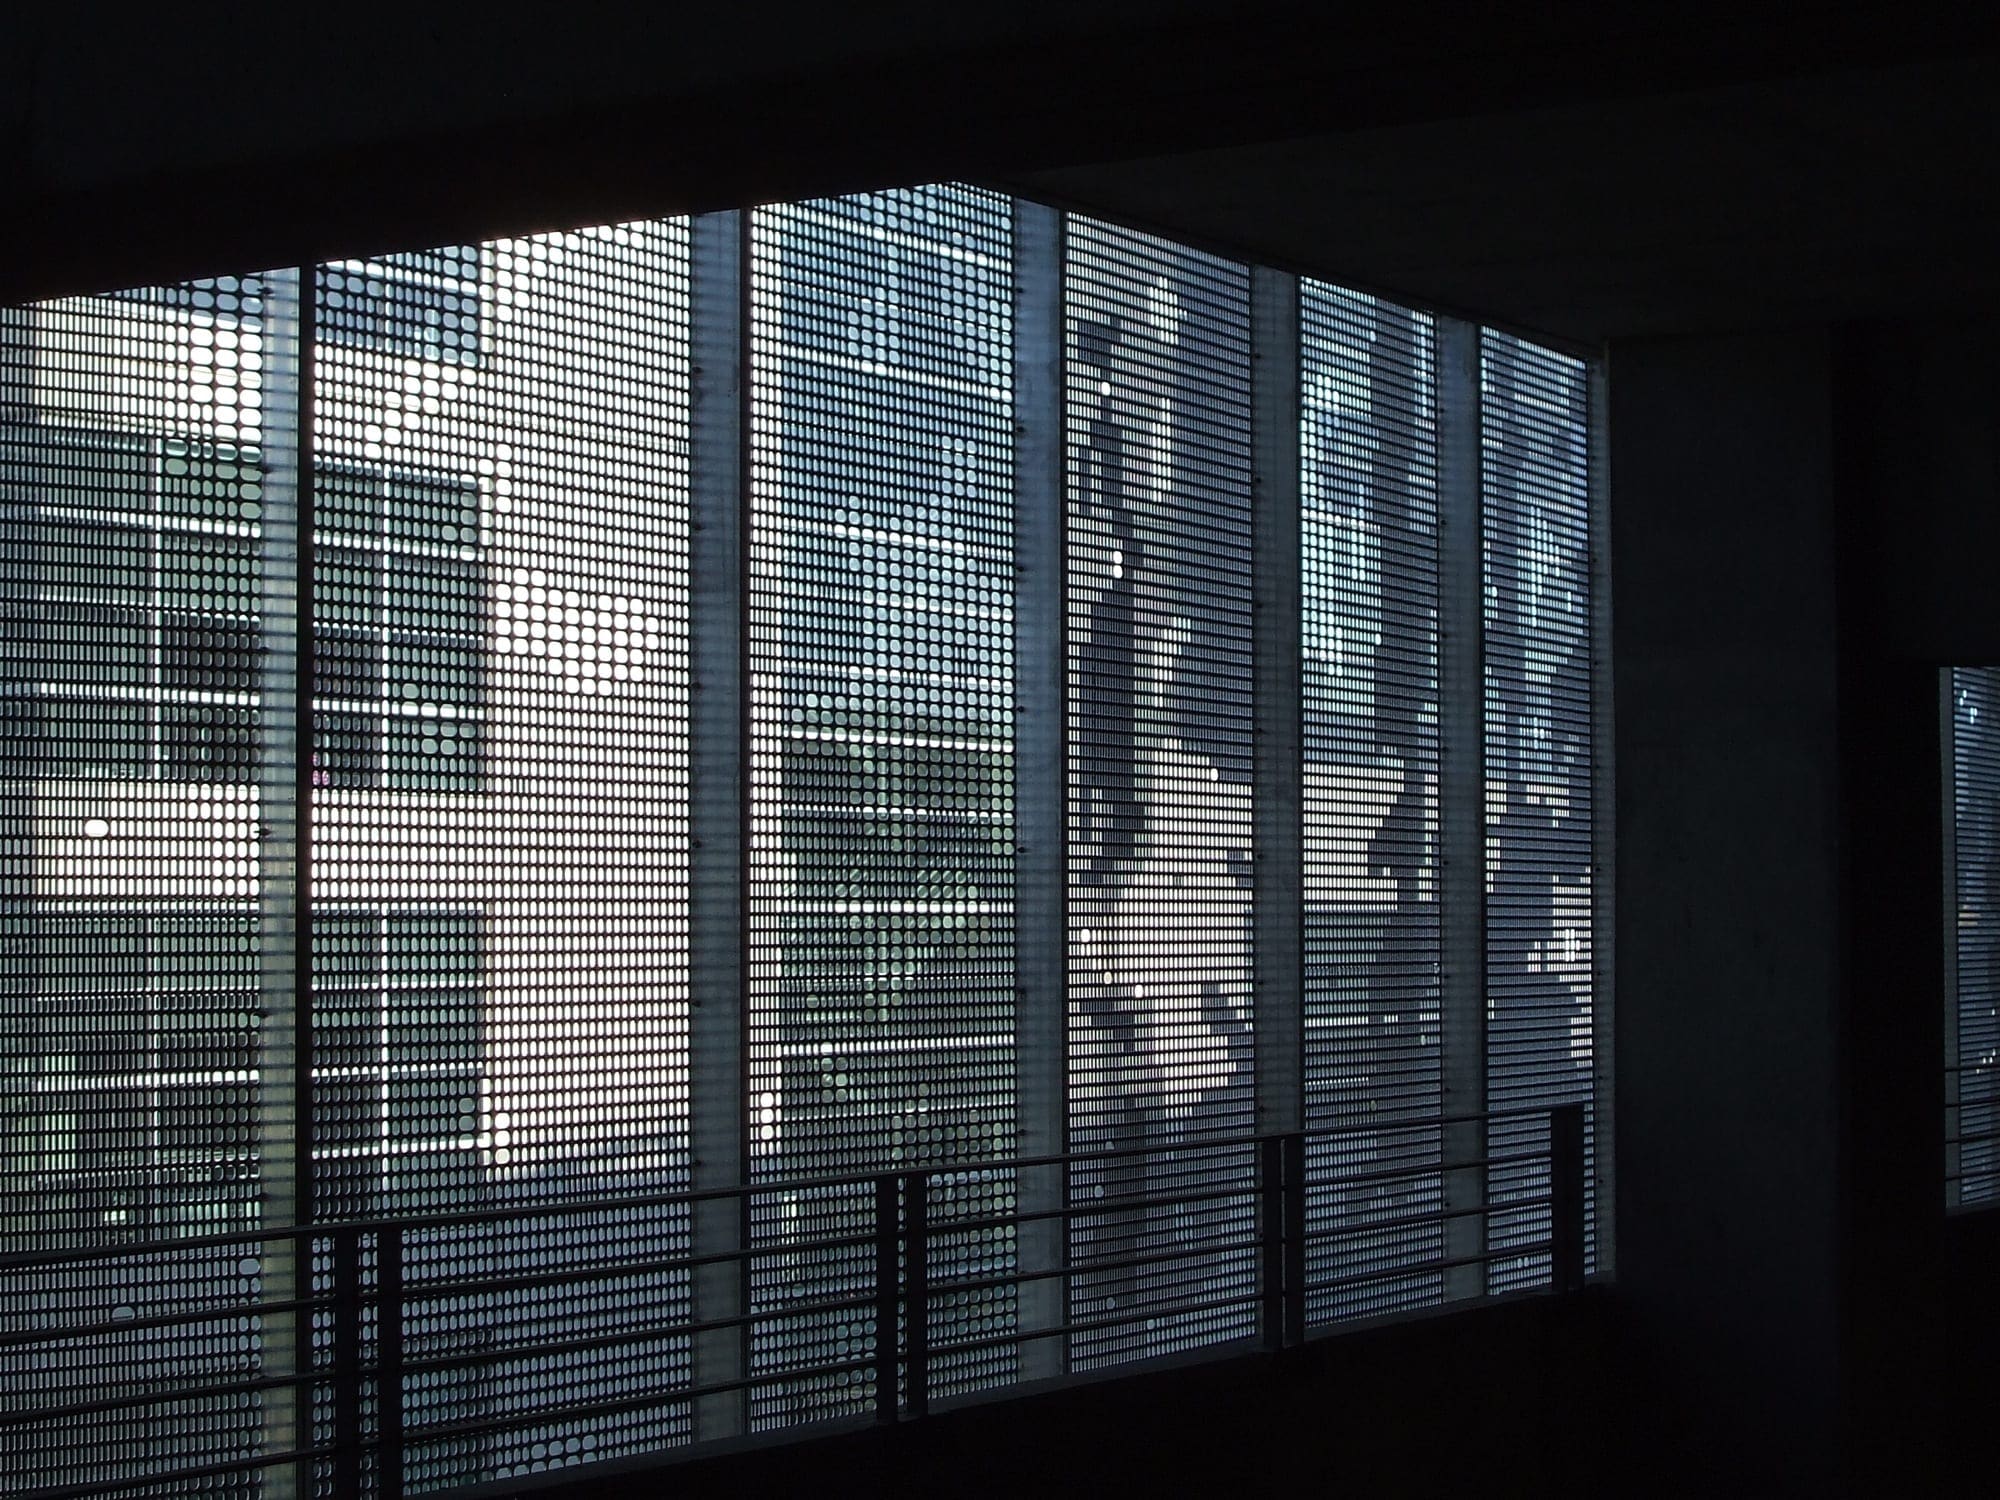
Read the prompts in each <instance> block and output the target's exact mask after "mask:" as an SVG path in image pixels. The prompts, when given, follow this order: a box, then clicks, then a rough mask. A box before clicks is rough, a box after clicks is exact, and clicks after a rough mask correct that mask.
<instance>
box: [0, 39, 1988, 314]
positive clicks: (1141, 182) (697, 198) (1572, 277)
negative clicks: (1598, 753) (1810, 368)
mask: <svg viewBox="0 0 2000 1500" xmlns="http://www.w3.org/2000/svg"><path fill="white" fill-rule="evenodd" d="M1800 12H1801V7H1799V6H1797V5H1796V3H1794V0H1677V3H1668V0H1622V3H1620V4H1614V5H1604V4H1595V5H1590V6H1568V5H1563V4H1557V3H1553V0H1545V3H1542V4H1539V5H1528V4H1505V3H1498V0H1496V3H1490V4H1481V5H1465V4H1463V3H1459V4H1451V3H1447V0H1349V3H1346V4H1343V5H1328V4H1325V3H1312V4H1307V3H1299V0H1233V3H1232V0H1030V3H1019V0H1017V3H1013V4H998V3H984V4H981V3H974V0H967V3H965V4H959V5H938V4H935V3H934V0H890V3H882V4H875V5H869V6H849V7H841V6H827V5H824V4H821V5H818V6H814V7H805V6H794V5H785V6H782V7H776V6H772V5H768V4H767V5H765V6H761V7H759V6H751V5H727V6H725V5H707V6H699V7H697V6H633V5H621V4H614V3H611V0H569V3H567V4H565V5H563V6H560V7H557V6H549V5H547V4H533V5H530V4H525V3H522V0H485V3H483V4H481V3H474V0H412V3H410V4H408V5H405V6H403V7H399V8H396V9H394V10H389V11H383V10H379V9H378V10H365V9H364V10H351V11H345V12H338V13H336V12H329V11H327V10H325V9H324V8H318V7H293V6H269V5H255V4H250V3H228V0H206V3H204V0H189V3H187V4H184V5H180V6H175V7H171V8H169V7H158V8H155V9H154V10H151V11H134V10H132V9H130V8H129V7H126V6H117V7H113V6H111V5H108V4H105V3H101V0H68V3H65V4H61V5H48V6H44V7H35V6H21V7H16V8H13V9H10V10H0V194H4V201H5V202H6V203H7V205H8V207H9V210H10V213H11V220H12V222H11V225H10V229H9V233H8V234H7V235H6V236H4V237H0V300H27V299H30V298H34V297H43V296H52V295H57V294H60V293H63V292H70V291H85V290H94V289H102V288H105V287H110V286H118V285H131V284H136V283H140V282H145V281H158V280H170V279H176V278H179V277H184V276H193V275H202V274H214V273H220V272H225V271H231V270H250V269H256V268H260V267H263V266H269V265H283V264H299V263H302V262H306V261H311V260H318V259H326V258H332V257H336V256H342V255H354V254H371V253H376V252H379V251H383V250H389V249H395V248H407V247H410V246H414V245H422V244H434V243H443V242H449V241H454V240H464V239H470V238H484V237H489V236H497V235H504V234H519V233H527V232H532V231H535V230H540V229H548V228H555V227H562V226H566V225H576V224H582V223H593V222H606V221H610V220H615V219H622V218H636V217H643V216H650V215H658V214H672V213H687V212H700V211H704V210H708V209H715V208H728V207H736V206H741V205H743V204H748V203H754V202H765V201H771V200H774V199H779V198H790V197H805V196H815V195H820V194H828V193H837V192H847V191H855V190H859V189H863V188H869V187H882V186H890V185H893V184H897V183H905V182H914V181H924V180H935V179H939V178H971V179H975V180H981V181H991V182H996V183H1000V184H1002V185H1005V186H1009V187H1012V188H1014V189H1016V190H1019V191H1022V192H1025V193H1029V194H1032V195H1036V196H1043V197H1049V198H1053V199H1056V200H1058V201H1062V202H1065V203H1068V204H1071V205H1073V206H1078V207H1083V208H1087V209H1091V210H1094V211H1097V212H1100V213H1103V214H1106V215H1108V216H1112V217H1117V218H1121V219H1126V220H1129V221H1133V222H1137V223H1142V224H1150V225H1154V226H1157V227H1160V228H1163V229H1167V230H1171V231H1174V232H1177V233H1181V234H1184V235H1187V236H1189V237H1191V238H1194V239H1197V240H1200V241H1202V242H1205V243H1209V244H1212V245H1215V246H1216V247H1218V248H1222V249H1228V250H1232V251H1235V252H1238V253H1242V254H1246V255H1252V256H1256V257H1259V258H1263V259H1267V260H1271V261H1274V262H1276V263H1279V264H1283V265H1288V266H1291V267H1293V268H1296V269H1299V270H1304V271H1310V272H1314V273H1317V274H1321V275H1325V276H1328V277H1330V278H1333V279H1337V280H1341V281H1344V282H1347V283H1350V284H1353V285H1357V286H1362V287H1370V288H1375V289H1379V290H1383V291H1387V292H1391V293H1394V294H1397V295H1400V296H1403V297H1406V298H1410V299H1414V300H1417V301H1420V302H1423V303H1426V304H1428V305H1433V306H1439V307H1442V308H1445V309H1449V310H1457V311H1462V312H1465V313H1468V314H1476V315H1479V316H1481V317H1484V318H1488V319H1491V320H1494V321H1498V322H1502V323H1505V324H1509V325H1513V326H1517V327H1520V328H1522V329H1524V330H1529V331H1534V332H1539V333H1544V334H1548V335H1553V336H1557V337H1560V338H1563V339H1568V340H1574V341H1578V342H1582V343H1593V342H1595V341H1597V340H1600V339H1602V338H1605V337H1608V336H1615V335H1621V334H1629V333H1652V332H1671V331H1674V330H1676V329H1682V328H1693V327H1697V326H1701V327H1708V326H1716V325H1717V324H1731V323H1741V322H1755V321H1769V320H1771V319H1772V318H1774V317H1779V318H1787V317H1807V316H1845V315H1850V314H1855V313H1864V312H1868V311H1876V310H1888V309H1889V308H1892V307H1903V306H1910V305H1934V304H1942V303H1946V302H1950V301H1954V300H1963V299H1964V298H1967V297H1974V296H1985V295H1988V294H1990V293H1991V292H1992V291H1993V290H1994V280H1995V273H1994V271H1993V269H1992V268H1993V267H1995V266H1996V265H2000V255H1996V254H1995V252H1996V250H2000V229H1996V212H2000V150H1996V149H1995V147H1996V146H2000V140H1996V139H1995V134H1996V125H1995V113H1996V112H1995V110H1994V108H1993V105H1992V101H1993V100H1994V99H1996V98H2000V71H1996V70H2000V54H1995V53H1992V52H1987V51H1982V50H1981V49H1984V48H1987V47H1989V46H1990V45H1991V44H1990V43H1988V42H1987V40H1986V39H1985V33H1984V30H1983V29H1982V28H1981V26H1980V23H1979V21H1978V19H1977V17H1978V14H1979V12H1978V10H1977V8H1976V7H1967V6H1964V5H1962V4H1960V5H1956V6H1947V5H1935V6H1927V5H1924V4H1920V3H1916V0H1904V3H1902V4H1900V5H1896V6H1889V5H1883V4H1872V5H1864V6H1861V7H1845V8H1840V9H1838V10H1835V9H1829V10H1827V11H1826V12H1825V13H1823V14H1817V15H1802V14H1801V13H1800Z"/></svg>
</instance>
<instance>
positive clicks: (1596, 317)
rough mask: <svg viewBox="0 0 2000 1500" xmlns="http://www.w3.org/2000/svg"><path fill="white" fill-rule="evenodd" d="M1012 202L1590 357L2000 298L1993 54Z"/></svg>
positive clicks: (1399, 135) (1156, 170) (1220, 160)
mask: <svg viewBox="0 0 2000 1500" xmlns="http://www.w3.org/2000/svg"><path fill="white" fill-rule="evenodd" d="M1010 180H1011V182H1012V183H1013V184H1014V185H1016V186H1018V188H1019V189H1020V190H1021V191H1023V192H1025V193H1029V194H1032V195H1039V196H1044V197H1048V198H1051V199H1054V200H1056V201H1061V202H1065V203H1071V204H1075V205H1080V206H1089V207H1091V208H1094V209H1096V210H1097V211H1100V212H1105V213H1108V214H1111V215H1113V216H1115V217H1118V218H1121V219H1125V220H1129V221H1133V222H1138V223H1144V224H1149V225H1155V226H1158V227H1160V228H1162V229H1166V230H1170V231H1174V232H1177V233H1181V234H1185V235H1187V236H1189V237H1191V238H1194V239H1197V240H1199V241H1202V242H1204V243H1207V244H1210V245H1213V246H1215V247H1217V248H1220V249H1226V250H1229V251H1232V252H1235V253H1238V254H1242V255H1246V256H1249V257H1253V258H1259V259H1264V260H1268V261H1272V262H1275V263H1277V264H1280V265H1289V266H1294V267H1297V268H1300V269H1304V270H1309V271H1312V272H1315V273H1317V274H1321V275H1324V276H1327V277H1329V278H1331V279H1335V280H1340V281H1344V282H1347V283H1349V284H1352V285H1356V286H1361V287H1366V288H1377V289H1381V290H1384V291H1388V292H1393V293H1396V294H1399V295H1402V296H1404V297H1408V298H1413V299H1416V300H1418V301H1420V302H1423V303H1425V304H1427V305H1430V306H1434V307H1438V308H1441V309H1446V310H1457V311H1463V312H1466V313H1471V314H1477V315H1479V316H1481V317H1484V318H1488V319H1492V320H1495V321H1498V322H1501V323H1504V324H1508V325H1512V326H1517V327H1520V328H1522V329H1527V330H1535V331H1540V332H1543V333H1546V334H1553V335H1556V336H1558V337H1560V338H1563V339H1566V340H1573V341H1576V342H1579V343H1585V344H1592V343H1596V342H1598V341H1600V340H1603V339H1606V338H1611V337H1618V336H1627V335H1640V334H1660V333H1673V332H1677V331H1684V330H1691V329H1695V328H1718V327H1730V326H1751V325H1755V324H1760V323H1771V322H1777V321H1792V320H1805V319H1819V318H1828V317H1835V318H1838V317H1851V316H1866V315H1870V314H1875V313H1883V312H1888V311H1894V310H1902V309H1916V308H1925V307H1943V306H1947V305H1951V304H1954V303H1964V302H1967V301H1984V300H1989V299H1992V298H1993V297H1995V295H1996V294H2000V62H1996V61H1995V60H1994V59H1991V58H1972V59H1961V60H1956V61H1951V62H1939V63H1929V64H1923V65H1917V66H1907V67H1901V68H1891V69H1877V70H1850V71H1843V72H1841V73H1838V74H1834V75H1829V76H1822V77H1816V78H1807V79H1787V80H1777V81H1766V82H1760V83H1757V84H1746V85H1738V86H1732V87H1727V88H1716V89H1706V90H1699V91H1692V92H1682V93H1673V94H1663V95H1655V96H1650V97H1645V98H1639V99H1617V100H1595V101H1591V102H1588V103H1581V104H1575V105H1568V106H1562V107H1554V108H1542V109H1534V110H1529V111H1524V112H1518V113H1510V114H1502V115H1489V116H1483V117H1478V118H1468V119H1454V120H1440V121H1431V122H1425V123H1422V124H1416V125H1409V126H1401V127H1394V128H1388V129H1376V130H1358V131H1348V132H1343V133H1339V134H1322V135H1315V136H1311V137H1308V138H1303V139H1296V140H1287V141H1278V142H1270V143H1264V144H1259V145H1255V146H1247V147H1237V148H1232V149H1226V150H1218V151H1206V152H1194V153H1182V154H1178V155H1174V156H1171V157H1155V158H1151V159H1145V160H1137V161H1127V162H1120V163H1114V164H1110V165H1100V166H1088V167H1077V168H1068V169H1064V170H1060V171H1053V172H1040V173H1023V174H1018V175H1016V176H1014V177H1013V178H1011V179H1010Z"/></svg>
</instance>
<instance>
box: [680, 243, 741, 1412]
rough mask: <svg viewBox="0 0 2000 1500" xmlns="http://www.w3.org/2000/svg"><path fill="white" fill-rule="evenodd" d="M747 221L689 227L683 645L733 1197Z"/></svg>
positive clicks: (713, 1403) (709, 1298) (736, 1351)
mask: <svg viewBox="0 0 2000 1500" xmlns="http://www.w3.org/2000/svg"><path fill="white" fill-rule="evenodd" d="M745 229H746V217H745V215H743V214H741V213H735V212H730V213H714V214H705V215H702V216H701V217H699V218H696V219H695V220H694V221H693V223H692V226H691V228H690V238H689V278H690V285H689V290H690V297H691V303H690V318H689V329H690V359H689V416H690V436H689V474H688V490H689V496H690V508H691V512H692V513H691V517H690V520H691V535H690V538H689V557H688V564H689V590H688V599H689V618H688V644H689V662H690V666H691V669H692V670H691V674H690V675H691V680H690V688H691V691H690V695H689V696H690V704H689V720H690V722H689V761H688V822H689V827H688V833H689V856H688V859H689V868H688V888H689V913H688V917H689V923H688V971H689V986H690V990H689V995H690V1006H689V1019H688V1061H689V1090H688V1093H689V1111H688V1117H689V1147H690V1156H691V1163H690V1180H691V1185H692V1187H693V1188H694V1189H695V1190H696V1191H704V1190H708V1189H721V1188H740V1187H742V1186H743V1185H744V1181H745V1177H744V1174H745V1170H746V1160H747V1146H748V1142H747V1131H748V1118H749V1117H748V1112H747V1109H746V1105H745V1100H744V1090H745V1083H744V1068H745V1066H746V1062H747V1056H746V1050H745V1045H744V1038H745V1031H744V1028H745V1023H746V1015H747V1010H746V1006H745V1000H744V980H745V973H746V967H745V950H744V942H745V928H746V922H747V910H748V900H747V897H748V887H747V884H746V881H747V847H748V838H747V834H748V820H749V807H748V800H747V799H748V793H749V778H748V775H747V767H748V764H749V754H750V746H749V722H748V718H747V713H748V695H747V693H746V691H745V682H746V671H747V667H746V658H745V650H746V644H747V632H746V624H745V620H746V616H745V609H746V598H747V578H748V573H747V568H748V549H747V548H746V547H745V545H744V538H745V528H746V524H747V521H746V516H747V511H748V503H747V489H746V486H747V483H748V477H749V466H748V464H747V463H746V462H745V445H746V444H747V443H748V441H749V410H748V394H747V392H748V378H747V375H748V372H747V369H746V363H745V349H746V347H747V343H746V338H747V335H746V328H747V326H748V321H749V314H748V296H749V276H748V274H747V256H748V253H749V245H748V236H747V234H746V232H745ZM746 1204H747V1200H746V1199H745V1198H742V1197H734V1198H716V1199H704V1200H701V1201H699V1202H697V1203H696V1204H695V1206H694V1210H693V1226H692V1239H693V1252H694V1254H696V1255H726V1254H730V1253H732V1252H739V1251H741V1250H742V1249H743V1248H744V1246H745V1244H746V1242H747V1241H746V1236H745V1234H744V1223H745V1216H746ZM744 1271H745V1268H744V1265H743V1262H742V1261H741V1260H733V1261H722V1262H717V1263H714V1264H707V1265H701V1266H697V1267H696V1268H695V1272H694V1296H693V1307H694V1320H695V1322H697V1323H706V1322H714V1321H718V1320H722V1319H727V1318H734V1317H739V1316H741V1315H742V1314H743V1312H744V1311H745V1310H746V1308H745V1302H744V1290H743V1289H744V1283H745V1280H746V1278H745V1274H744ZM748 1339H749V1334H748V1329H747V1328H744V1327H729V1328H723V1329H718V1330H715V1331H713V1332H710V1333H703V1334H697V1335H696V1336H695V1346H694V1349H693V1370H694V1382H695V1384H696V1385H697V1386H698V1387H699V1386H704V1385H711V1384H720V1383H725V1382H729V1381H736V1380H741V1379H742V1378H743V1377H744V1375H745V1373H746V1371H747V1368H748V1360H747V1358H746V1350H747V1347H748ZM745 1407H746V1401H745V1395H744V1393H743V1392H742V1391H741V1390H731V1391H726V1392H722V1393H719V1394H716V1395H712V1396H704V1397H700V1398H697V1400H696V1403H695V1437H696V1438H697V1440H706V1439H709V1438H721V1437H733V1436H736V1435H738V1434H740V1433H741V1432H743V1431H744V1429H745V1420H744V1412H745Z"/></svg>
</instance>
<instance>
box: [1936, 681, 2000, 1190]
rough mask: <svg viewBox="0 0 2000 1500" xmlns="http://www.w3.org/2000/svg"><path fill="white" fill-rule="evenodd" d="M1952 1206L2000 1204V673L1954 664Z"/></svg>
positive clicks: (1949, 1128) (1949, 1135) (1949, 1125)
mask: <svg viewBox="0 0 2000 1500" xmlns="http://www.w3.org/2000/svg"><path fill="white" fill-rule="evenodd" d="M1950 691H1951V721H1950V722H1951V806H1950V813H1951V851H1952V893H1953V922H1952V933H1951V941H1952V950H1953V951H1952V959H1953V971H1954V974H1955V976H1956V982H1955V984H1954V985H1953V988H1952V994H1951V995H1950V997H1949V1001H1950V1005H1951V1013H1950V1014H1949V1016H1947V1018H1946V1020H1947V1034H1948V1035H1949V1036H1950V1037H1951V1038H1952V1047H1951V1055H1950V1056H1949V1057H1948V1058H1947V1059H1946V1067H1947V1069H1948V1070H1949V1071H1948V1073H1947V1083H1948V1088H1947V1092H1946V1099H1947V1100H1948V1102H1949V1110H1950V1113H1949V1116H1948V1118H1947V1121H1946V1135H1947V1139H1948V1141H1949V1143H1950V1154H1949V1156H1948V1167H1947V1171H1948V1173H1949V1177H1950V1186H1951V1189H1952V1191H1951V1193H1950V1195H1949V1200H1948V1201H1950V1202H1951V1203H1952V1204H1954V1205H1955V1206H1959V1207H1971V1206H1973V1205H1975V1204H1987V1203H1992V1202H1993V1201H1995V1200H1996V1199H2000V670H1996V669H1995V668H1992V667H1954V668H1953V669H1952V670H1951V674H1950Z"/></svg>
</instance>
